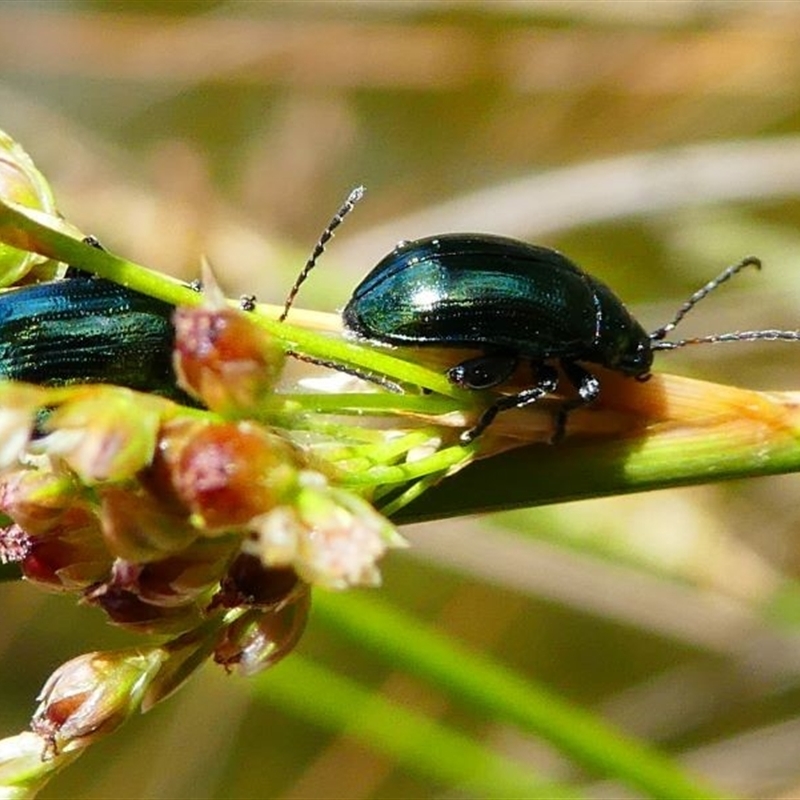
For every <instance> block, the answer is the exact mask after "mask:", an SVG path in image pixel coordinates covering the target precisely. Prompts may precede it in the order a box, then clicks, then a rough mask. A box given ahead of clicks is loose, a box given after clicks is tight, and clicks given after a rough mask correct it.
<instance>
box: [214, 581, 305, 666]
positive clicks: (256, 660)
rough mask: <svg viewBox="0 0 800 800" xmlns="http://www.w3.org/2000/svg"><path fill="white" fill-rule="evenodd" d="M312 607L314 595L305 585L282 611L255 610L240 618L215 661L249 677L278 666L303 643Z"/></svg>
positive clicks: (221, 645) (218, 650) (227, 631)
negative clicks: (234, 667)
mask: <svg viewBox="0 0 800 800" xmlns="http://www.w3.org/2000/svg"><path fill="white" fill-rule="evenodd" d="M310 607H311V592H310V590H309V587H308V586H305V585H304V587H303V590H302V591H300V592H297V593H295V594H294V595H293V596H292V599H291V600H290V601H289V602H288V603H285V604H284V605H281V606H279V607H278V608H274V609H271V610H268V611H261V610H257V609H254V610H253V611H252V612H250V613H248V614H245V615H243V616H242V617H239V618H238V619H237V620H235V621H234V622H233V623H232V624H231V625H229V626H228V627H227V628H226V630H225V635H224V637H223V639H222V640H221V641H220V642H219V644H218V645H217V648H216V650H215V651H214V660H215V661H216V662H217V663H218V664H223V665H225V666H226V667H229V666H231V665H233V664H235V665H236V666H237V668H238V671H239V673H240V674H241V675H243V676H245V677H247V676H251V675H255V674H257V673H259V672H261V671H263V670H265V669H267V668H268V667H271V666H273V665H274V664H277V663H278V661H280V660H281V659H282V658H284V657H285V656H287V655H289V653H291V652H292V650H294V648H295V646H296V645H297V642H298V641H299V640H300V637H301V636H302V634H303V631H304V630H305V626H306V621H307V620H308V611H309V608H310Z"/></svg>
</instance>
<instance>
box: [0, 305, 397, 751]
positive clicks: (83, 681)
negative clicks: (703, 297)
mask: <svg viewBox="0 0 800 800" xmlns="http://www.w3.org/2000/svg"><path fill="white" fill-rule="evenodd" d="M175 324H176V331H177V342H176V367H177V369H176V372H177V374H178V375H179V381H180V385H181V387H182V388H183V389H184V390H185V391H187V392H188V393H189V394H190V395H192V396H193V397H195V398H196V399H197V400H198V401H199V402H200V403H202V405H203V406H205V407H206V408H207V409H208V410H199V409H191V408H186V407H183V406H178V405H176V404H174V403H173V402H171V401H169V400H167V399H164V398H161V397H157V396H155V395H147V394H140V393H137V392H133V391H131V390H129V389H125V388H121V387H115V386H108V385H94V386H87V385H81V386H66V387H42V386H33V385H27V384H20V383H5V384H0V442H2V446H1V447H0V511H2V513H3V514H4V515H5V516H6V517H7V519H8V524H6V525H5V526H4V527H2V528H0V558H2V560H4V561H13V562H16V563H17V564H18V565H19V567H20V569H21V571H22V574H23V575H24V577H25V578H26V579H27V580H29V581H30V582H32V583H35V584H37V585H39V586H41V587H43V588H45V589H49V590H54V591H59V592H68V593H72V594H74V595H77V596H78V597H80V599H81V600H82V602H84V603H86V604H89V605H92V606H96V607H98V608H101V609H102V610H103V611H104V612H105V614H106V615H107V616H108V618H109V619H110V620H111V621H112V622H114V623H115V624H117V625H121V626H124V627H126V628H128V629H130V630H135V631H139V632H144V633H148V634H157V635H164V636H177V638H175V639H174V640H173V641H172V642H170V643H168V644H167V645H162V646H159V647H156V648H150V649H147V648H144V649H142V648H140V649H137V650H136V651H135V652H122V653H105V654H92V655H91V656H85V657H81V658H80V659H77V660H75V661H73V662H70V663H69V664H66V665H64V666H63V667H62V668H61V669H60V670H59V672H58V673H57V675H56V676H54V677H53V678H52V679H51V681H50V682H49V683H48V685H47V686H46V687H45V690H44V692H43V695H42V698H41V699H42V704H41V706H40V708H39V710H38V711H37V713H36V716H35V719H34V730H35V731H36V733H38V734H39V735H40V736H42V738H43V740H44V741H45V742H48V743H49V745H48V747H49V749H50V750H51V751H52V754H54V755H55V754H57V753H59V752H60V751H61V750H64V751H65V752H68V751H69V749H70V748H71V747H73V746H80V747H82V746H84V745H85V744H86V743H87V742H88V741H89V740H90V739H91V738H92V736H94V735H100V734H104V733H107V732H108V730H110V729H111V728H113V727H115V726H116V724H118V723H119V721H121V720H122V719H123V718H125V717H126V716H127V715H128V714H129V713H130V709H129V706H130V708H134V707H137V706H138V707H143V706H142V703H143V698H146V705H148V706H149V705H152V703H153V702H155V701H156V700H158V699H161V698H162V697H164V696H166V694H168V693H170V692H171V691H173V690H174V689H175V688H176V686H177V683H180V682H182V681H183V680H185V678H186V676H187V674H188V673H187V672H185V671H183V670H179V669H177V668H176V664H180V663H184V662H185V661H186V660H187V659H189V655H191V657H192V659H194V660H193V661H192V663H193V666H197V665H199V663H202V660H203V658H202V657H204V656H208V657H211V658H213V659H214V660H216V661H217V662H218V663H221V664H223V665H225V666H226V668H230V667H234V666H235V667H236V668H237V669H238V670H239V671H240V672H241V673H243V674H248V675H249V674H253V673H255V672H258V671H260V670H261V669H264V668H265V667H267V666H269V665H271V664H274V663H275V662H276V661H277V660H279V659H280V658H282V657H283V656H285V655H286V654H287V653H288V652H290V651H291V650H292V649H293V647H294V646H295V644H296V643H297V640H298V638H299V637H300V634H301V633H302V630H303V627H304V625H305V621H306V616H307V613H308V608H309V601H310V589H311V588H312V587H313V586H319V587H324V588H329V589H344V588H347V587H350V586H356V585H375V584H377V583H378V582H379V580H380V575H379V572H378V569H377V566H376V562H377V560H378V559H379V558H380V557H381V556H382V555H383V553H384V552H385V551H386V549H387V548H388V547H394V546H400V545H402V544H403V539H402V538H401V537H400V535H399V534H398V533H397V532H396V531H395V529H394V528H393V527H392V526H391V525H390V524H389V523H388V522H387V521H386V520H385V519H384V518H383V517H382V516H380V515H379V514H378V513H377V512H376V511H375V510H374V509H373V508H372V506H371V505H370V504H369V503H368V502H367V501H366V500H364V499H363V498H362V497H360V496H358V495H356V494H353V493H352V492H350V491H347V490H345V489H343V488H340V487H339V486H336V485H335V484H334V483H332V482H331V479H330V476H329V475H328V474H326V470H325V467H324V463H323V462H321V461H319V460H318V459H312V458H311V457H310V456H309V455H308V454H307V453H306V452H305V451H304V450H303V449H301V448H300V447H298V446H297V445H296V444H294V443H292V442H291V441H290V440H289V439H288V438H287V437H286V436H284V435H282V434H281V433H279V432H278V431H276V430H274V429H272V428H270V427H268V426H266V425H265V424H262V423H261V422H259V421H257V420H256V419H253V418H252V417H255V416H257V413H258V409H259V408H261V407H263V405H264V403H265V402H267V399H268V396H269V393H270V392H271V390H272V387H273V385H274V381H275V380H277V377H278V376H279V374H280V365H281V363H282V359H283V351H282V349H280V348H277V347H276V346H275V345H274V344H273V343H272V341H271V340H270V339H269V337H268V336H267V335H266V334H264V332H263V331H261V330H260V329H259V328H258V327H257V326H255V325H254V324H253V323H252V322H251V320H250V319H249V318H248V316H247V315H246V314H244V313H243V312H240V311H236V310H233V309H230V308H227V307H225V308H218V309H213V308H209V307H207V306H205V307H201V308H197V309H180V310H178V311H177V312H176V319H175ZM312 461H313V463H312ZM198 654H200V656H202V657H201V658H198ZM143 665H144V666H143ZM131 674H135V675H136V680H134V681H132V680H130V675H131ZM178 674H179V675H180V679H179V680H177V679H175V676H176V675H178ZM87 675H88V676H90V677H87ZM109 675H112V676H113V679H111V680H110V679H109ZM109 680H110V682H109ZM93 681H94V682H93ZM120 685H122V686H125V687H127V690H126V691H127V693H126V692H122V694H124V695H125V697H126V699H125V702H124V703H122V704H120V703H119V702H118V701H117V700H118V696H119V694H120V692H119V691H118V688H117V687H118V686H120ZM134 685H135V686H136V687H138V688H137V690H136V692H137V693H138V694H137V693H134V695H131V691H132V687H133V686H134ZM109 693H110V696H111V697H112V699H111V700H109ZM65 698H66V699H65ZM114 698H117V699H114ZM109 709H111V710H109Z"/></svg>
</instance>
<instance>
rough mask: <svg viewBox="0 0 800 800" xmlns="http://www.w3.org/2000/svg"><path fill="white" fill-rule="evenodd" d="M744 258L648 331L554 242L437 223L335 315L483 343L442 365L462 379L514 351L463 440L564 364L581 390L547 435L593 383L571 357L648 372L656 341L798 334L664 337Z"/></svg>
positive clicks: (550, 387)
mask: <svg viewBox="0 0 800 800" xmlns="http://www.w3.org/2000/svg"><path fill="white" fill-rule="evenodd" d="M746 266H756V267H760V262H759V260H758V259H756V258H754V257H749V258H746V259H744V260H742V261H741V262H739V263H738V264H734V265H733V266H731V267H728V268H727V269H726V270H725V271H724V272H722V273H721V274H720V275H719V276H717V277H716V278H715V279H714V280H713V281H710V282H709V283H707V284H706V285H705V286H704V287H703V288H702V289H700V290H699V291H697V292H695V294H694V295H692V297H691V298H690V299H689V300H687V302H686V303H684V304H683V306H681V308H680V309H679V310H678V312H677V313H676V314H675V316H674V318H673V319H672V321H671V322H669V323H668V324H666V325H664V326H662V327H660V328H657V329H656V330H655V331H653V332H652V333H648V332H647V331H645V329H644V328H643V327H642V326H641V325H640V324H639V322H637V320H636V319H635V318H634V317H633V316H632V315H631V314H630V312H629V311H628V310H627V308H626V307H625V306H624V304H623V303H622V301H621V300H620V299H619V298H618V297H617V296H616V295H615V294H614V292H612V291H611V289H609V288H608V286H606V285H605V284H604V283H602V282H601V281H599V280H597V278H594V277H592V276H591V275H589V274H588V273H586V272H584V271H583V270H582V269H581V268H580V267H578V266H577V265H576V264H574V263H572V262H571V261H570V260H569V259H567V258H565V257H564V256H563V255H561V254H560V253H558V252H556V251H555V250H551V249H549V248H546V247H538V246H536V245H531V244H526V243H524V242H519V241H516V240H514V239H506V238H502V237H499V236H490V235H486V234H445V235H441V236H432V237H429V238H425V239H418V240H415V241H410V242H401V243H400V244H399V245H398V246H397V247H396V248H395V249H394V250H393V251H392V252H391V253H389V254H388V255H387V256H386V257H385V258H383V259H382V260H381V261H380V262H379V263H378V264H377V266H376V267H375V268H374V269H373V270H372V271H371V272H370V273H369V274H368V275H367V277H366V278H364V280H363V281H362V282H361V283H360V284H359V285H358V286H357V287H356V289H355V291H354V292H353V294H352V296H351V298H350V301H349V302H348V303H347V306H346V307H345V309H344V312H343V315H342V318H343V321H344V325H345V327H346V329H347V330H349V331H350V332H352V333H354V334H355V335H357V336H358V337H360V338H364V339H367V340H370V341H374V342H380V343H383V344H389V345H401V346H421V347H425V346H429V347H452V348H472V349H478V350H480V351H482V354H481V355H479V356H478V357H476V358H470V359H468V360H466V361H462V362H461V363H459V364H457V365H456V366H454V367H452V368H451V369H449V370H448V372H447V375H448V377H449V379H450V380H451V381H452V382H453V383H454V384H456V385H458V386H461V387H463V388H466V389H474V390H482V389H491V388H493V387H495V386H499V385H500V384H502V383H504V382H506V381H507V380H508V379H509V378H511V376H512V374H513V373H514V372H515V370H516V369H517V366H518V365H519V363H520V362H521V361H527V362H529V363H530V365H531V367H532V371H533V378H532V383H531V385H530V386H528V387H526V388H524V389H522V390H521V391H518V392H517V393H515V394H511V395H506V396H503V397H500V398H499V399H497V400H495V402H494V403H492V404H491V405H490V406H489V407H488V408H487V409H486V410H485V411H484V412H483V414H482V415H481V417H480V419H479V420H478V422H477V424H476V425H475V427H473V428H472V429H470V430H468V431H465V432H464V433H463V434H462V437H461V438H462V441H463V442H465V443H467V442H470V441H472V440H473V439H474V438H475V437H476V436H478V435H479V434H480V433H482V432H483V431H484V430H486V428H487V426H488V425H489V424H490V423H491V422H492V420H494V418H495V417H496V416H497V414H498V413H499V412H500V411H503V410H505V409H510V408H521V407H523V406H526V405H530V404H531V403H534V402H536V401H537V400H539V399H540V398H542V397H543V396H545V395H547V394H551V393H552V392H554V391H556V389H557V387H558V375H559V373H558V371H557V369H556V364H557V365H558V366H560V367H561V370H562V371H563V373H564V375H565V376H566V377H567V379H568V381H569V382H570V383H571V384H572V385H573V386H574V388H575V389H576V390H577V396H576V397H575V398H574V399H570V400H567V401H565V403H564V404H563V405H562V407H561V410H560V412H559V414H558V418H557V420H556V427H555V433H554V437H553V438H554V440H555V439H558V438H560V437H561V436H562V435H563V433H564V426H565V423H566V418H567V415H568V413H569V411H571V410H572V409H574V408H577V407H579V406H581V405H585V404H587V403H591V402H592V401H593V400H595V399H596V398H597V397H598V395H599V394H600V381H599V380H598V378H597V377H596V376H595V375H593V374H592V373H591V372H589V371H588V370H587V369H586V368H585V367H584V366H582V365H581V363H579V362H583V363H588V364H599V365H601V366H603V367H606V368H608V369H611V370H616V371H618V372H621V373H623V374H625V375H629V376H631V377H634V378H637V379H639V380H646V379H647V378H648V377H649V374H650V367H651V365H652V363H653V355H654V351H656V350H670V349H675V348H677V347H683V346H684V345H687V344H696V343H700V342H723V341H744V340H753V339H769V340H776V339H784V340H791V341H797V340H800V333H798V332H797V331H773V330H766V331H745V332H737V333H730V334H717V335H714V336H707V337H700V338H695V339H685V340H682V341H678V342H668V341H664V338H665V337H666V335H667V334H668V333H669V332H670V331H671V330H673V329H674V328H675V326H676V325H677V324H678V323H679V322H680V320H681V319H682V318H683V317H684V316H685V315H686V313H687V312H688V311H690V310H691V309H692V308H693V307H694V305H695V304H696V303H697V302H699V301H700V300H701V299H702V298H703V297H705V296H706V295H707V294H708V293H709V292H711V291H713V290H714V289H715V288H716V287H717V286H719V285H720V284H721V283H723V282H725V281H727V280H728V279H729V278H731V277H732V276H733V275H735V274H736V273H737V272H739V271H740V270H741V269H743V268H744V267H746Z"/></svg>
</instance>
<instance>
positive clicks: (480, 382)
mask: <svg viewBox="0 0 800 800" xmlns="http://www.w3.org/2000/svg"><path fill="white" fill-rule="evenodd" d="M518 363H519V358H518V357H517V356H515V355H513V354H512V353H484V354H483V355H482V356H478V357H477V358H469V359H467V360H466V361H462V362H461V363H460V364H456V366H455V367H453V368H452V369H449V370H447V378H448V380H449V381H450V383H454V384H455V385H456V386H460V387H461V388H462V389H472V390H473V391H480V390H482V389H491V388H493V387H494V386H499V385H500V384H501V383H504V382H505V381H507V380H508V379H509V378H510V377H511V376H512V375H513V374H514V370H515V369H516V368H517V364H518Z"/></svg>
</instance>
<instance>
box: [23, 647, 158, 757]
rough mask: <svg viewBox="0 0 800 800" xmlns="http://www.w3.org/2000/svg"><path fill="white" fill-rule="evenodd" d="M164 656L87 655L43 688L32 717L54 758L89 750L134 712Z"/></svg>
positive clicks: (142, 652) (133, 652)
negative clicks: (80, 750)
mask: <svg viewBox="0 0 800 800" xmlns="http://www.w3.org/2000/svg"><path fill="white" fill-rule="evenodd" d="M164 658H165V653H164V651H162V650H161V649H160V648H151V649H147V648H136V649H130V650H119V651H116V652H111V653H98V652H95V653H87V654H86V655H82V656H78V658H74V659H72V660H71V661H68V662H67V663H66V664H64V665H62V666H61V667H59V668H58V669H57V670H56V671H55V672H54V673H53V675H52V676H51V677H50V679H49V680H48V681H47V683H46V684H45V686H44V688H43V689H42V691H41V693H40V694H39V697H38V698H37V699H38V700H39V701H40V702H39V707H38V708H37V709H36V712H35V713H34V715H33V720H32V722H31V727H32V729H33V731H34V733H36V734H38V735H39V736H42V737H43V738H45V739H46V740H47V741H48V742H49V743H50V748H51V750H52V753H61V752H69V751H70V750H75V749H79V748H83V747H86V746H87V745H89V744H91V743H92V742H93V741H95V740H96V739H98V738H100V737H101V736H104V735H106V734H108V733H111V732H112V731H113V730H115V729H116V728H118V727H119V726H120V725H121V724H122V723H123V722H124V721H125V720H126V719H127V718H128V717H130V716H131V714H132V713H133V712H135V711H136V710H137V709H138V707H139V704H140V702H141V699H142V696H143V695H144V692H145V691H146V689H147V686H148V684H149V683H150V681H151V680H152V679H153V677H154V676H155V675H156V674H157V672H158V670H159V669H160V667H161V664H162V662H163V661H164Z"/></svg>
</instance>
